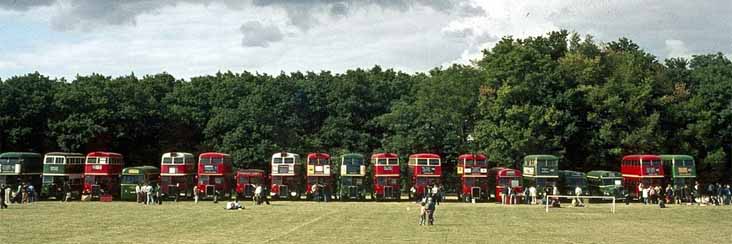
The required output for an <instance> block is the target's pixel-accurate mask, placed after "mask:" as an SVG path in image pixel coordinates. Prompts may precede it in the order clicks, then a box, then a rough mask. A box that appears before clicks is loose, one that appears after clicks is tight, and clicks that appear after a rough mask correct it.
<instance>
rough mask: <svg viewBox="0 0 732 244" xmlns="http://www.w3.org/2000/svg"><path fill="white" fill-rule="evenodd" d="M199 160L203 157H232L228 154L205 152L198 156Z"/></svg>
mask: <svg viewBox="0 0 732 244" xmlns="http://www.w3.org/2000/svg"><path fill="white" fill-rule="evenodd" d="M198 157H199V158H201V157H206V158H208V157H231V155H229V154H226V153H220V152H205V153H201V154H200V155H198Z"/></svg>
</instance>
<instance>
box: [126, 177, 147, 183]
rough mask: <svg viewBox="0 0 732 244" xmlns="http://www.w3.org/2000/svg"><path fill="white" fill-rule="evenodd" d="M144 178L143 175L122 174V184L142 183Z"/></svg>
mask: <svg viewBox="0 0 732 244" xmlns="http://www.w3.org/2000/svg"><path fill="white" fill-rule="evenodd" d="M144 179H145V176H143V175H123V176H122V184H142V183H145V182H144Z"/></svg>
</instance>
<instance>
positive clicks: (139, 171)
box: [122, 165, 160, 175]
mask: <svg viewBox="0 0 732 244" xmlns="http://www.w3.org/2000/svg"><path fill="white" fill-rule="evenodd" d="M122 174H123V175H145V174H160V169H158V167H155V166H149V165H145V166H137V167H128V168H124V169H122Z"/></svg>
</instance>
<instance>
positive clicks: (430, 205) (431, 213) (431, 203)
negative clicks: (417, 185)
mask: <svg viewBox="0 0 732 244" xmlns="http://www.w3.org/2000/svg"><path fill="white" fill-rule="evenodd" d="M427 222H428V224H429V225H434V224H435V200H434V199H433V198H432V197H428V198H427Z"/></svg>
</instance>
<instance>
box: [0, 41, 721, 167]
mask: <svg viewBox="0 0 732 244" xmlns="http://www.w3.org/2000/svg"><path fill="white" fill-rule="evenodd" d="M468 135H472V136H473V137H475V138H476V140H475V141H474V142H472V143H471V142H469V141H468V140H466V138H467V137H468ZM94 150H108V151H116V152H120V153H123V154H125V156H126V158H127V161H128V165H142V164H153V165H154V164H157V162H158V161H159V157H160V154H161V153H162V152H165V151H188V152H194V153H199V152H204V151H222V152H227V153H230V154H232V155H233V157H234V159H235V162H236V164H237V166H239V167H260V168H264V167H265V165H266V160H267V158H268V157H269V155H271V154H272V153H274V152H279V151H283V150H286V151H291V152H297V153H306V152H316V151H319V152H329V153H331V154H333V155H340V154H342V153H345V152H362V153H366V154H369V153H372V152H382V151H389V152H397V153H399V154H400V155H402V156H406V155H407V154H409V153H414V152H433V153H438V154H441V155H443V156H444V157H445V158H446V159H447V162H448V163H452V162H454V159H455V158H456V157H457V155H459V154H461V153H469V152H484V153H486V154H487V155H489V157H490V158H491V159H492V161H493V162H495V163H496V164H497V165H507V166H515V165H516V164H517V163H518V162H520V160H521V159H522V157H523V156H524V155H526V154H555V155H558V156H561V157H562V159H563V161H562V163H561V165H560V167H561V168H566V169H576V170H583V171H584V170H591V169H614V170H617V169H618V167H619V166H618V165H619V160H620V158H621V157H622V155H625V154H635V153H655V154H661V153H664V154H671V153H673V154H690V155H693V156H695V157H696V158H697V160H698V162H699V164H698V168H699V171H700V173H701V174H702V175H703V176H705V177H710V178H712V179H717V178H720V177H729V176H730V172H731V171H732V62H730V60H729V59H728V58H726V57H725V56H724V55H722V54H721V53H717V54H707V55H696V56H693V57H692V58H690V59H685V58H671V59H667V60H664V61H659V60H658V59H657V58H656V57H654V56H653V55H651V54H649V53H647V52H646V51H644V50H643V49H641V48H640V47H639V46H638V45H637V44H635V43H633V42H632V41H631V40H628V39H626V38H621V39H619V40H617V41H613V42H609V43H598V42H596V41H594V40H593V39H592V37H591V36H586V37H584V38H581V37H580V36H579V35H577V34H576V33H568V32H566V31H557V32H551V33H548V34H546V35H544V36H537V37H529V38H526V39H516V38H512V37H505V38H503V39H502V40H501V41H499V42H498V44H497V45H495V46H494V47H493V48H491V49H490V50H484V51H483V57H482V58H481V59H480V60H477V61H476V62H474V63H473V64H471V65H452V66H449V67H445V68H435V69H433V70H431V71H429V72H427V73H416V74H406V73H403V72H399V71H395V70H392V69H382V68H381V67H379V66H375V67H373V68H371V69H368V70H363V69H356V70H349V71H346V72H344V73H342V74H333V73H331V72H327V71H323V72H320V73H314V72H307V73H301V72H296V73H290V74H285V73H282V74H279V75H269V74H260V73H249V72H242V73H232V72H226V73H217V74H215V75H207V76H199V77H193V78H191V79H190V80H187V81H184V80H180V79H176V78H174V77H173V76H171V75H169V74H165V73H162V74H157V75H147V76H143V77H141V78H140V77H137V76H135V75H134V74H131V75H129V76H123V77H109V76H104V75H100V74H92V75H88V76H77V77H76V78H75V79H73V80H71V81H67V80H64V79H51V78H49V77H47V76H43V75H42V74H40V73H32V74H27V75H21V76H14V77H10V78H7V79H3V80H0V151H36V152H49V151H71V152H88V151H94ZM448 172H452V170H450V169H448ZM452 173H454V172H452Z"/></svg>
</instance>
